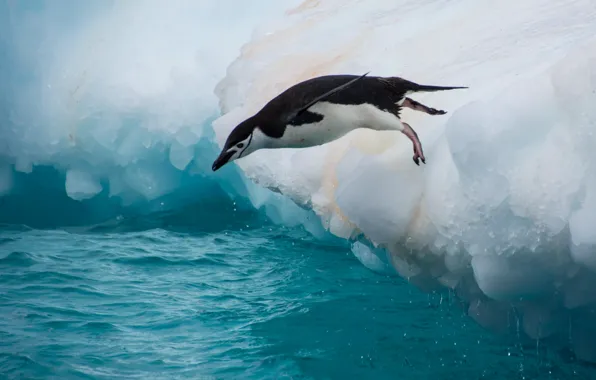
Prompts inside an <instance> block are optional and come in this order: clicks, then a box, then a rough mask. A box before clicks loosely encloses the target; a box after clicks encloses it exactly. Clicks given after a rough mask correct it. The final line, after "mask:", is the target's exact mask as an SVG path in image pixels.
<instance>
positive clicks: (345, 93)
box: [254, 74, 467, 137]
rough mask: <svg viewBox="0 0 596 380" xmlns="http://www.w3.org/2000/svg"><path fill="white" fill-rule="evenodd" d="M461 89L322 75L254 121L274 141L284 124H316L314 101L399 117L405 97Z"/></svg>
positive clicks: (292, 89)
mask: <svg viewBox="0 0 596 380" xmlns="http://www.w3.org/2000/svg"><path fill="white" fill-rule="evenodd" d="M464 88H467V87H453V86H451V87H442V86H428V85H420V84H417V83H415V82H411V81H408V80H406V79H403V78H400V77H378V76H367V74H364V75H362V76H357V75H324V76H320V77H316V78H311V79H307V80H305V81H303V82H300V83H298V84H296V85H294V86H292V87H290V88H288V89H286V90H285V91H283V92H282V93H280V94H279V95H278V96H276V97H275V98H273V99H272V100H271V101H269V102H268V103H267V104H266V105H265V106H264V107H263V108H262V109H261V110H260V111H259V112H258V113H257V114H256V115H255V116H254V117H255V119H256V120H258V121H259V126H260V129H262V130H263V132H264V133H265V134H267V135H269V136H272V137H278V136H277V135H278V134H279V133H280V132H282V131H283V129H284V128H285V126H286V125H287V124H291V125H294V126H299V125H302V124H310V123H314V122H318V121H320V120H321V119H322V116H321V115H318V114H315V113H311V112H308V111H307V109H308V107H309V106H311V105H313V104H314V103H316V102H317V101H324V102H329V103H335V104H344V105H359V104H364V103H369V104H372V105H374V106H375V107H377V108H379V109H382V110H387V111H391V112H394V113H396V114H399V111H400V109H401V107H400V106H399V105H397V103H399V102H401V101H403V99H404V98H405V96H406V95H407V94H409V93H414V92H429V91H444V90H453V89H464ZM317 99H318V100H317ZM280 116H281V117H280Z"/></svg>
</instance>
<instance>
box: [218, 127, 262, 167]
mask: <svg viewBox="0 0 596 380" xmlns="http://www.w3.org/2000/svg"><path fill="white" fill-rule="evenodd" d="M256 128H257V126H256V125H255V123H254V121H253V120H252V119H247V120H245V121H243V122H242V123H240V124H238V126H236V128H234V130H233V131H232V132H231V133H230V135H229V136H228V138H227V140H226V143H225V144H224V147H223V149H222V150H221V153H220V154H219V156H218V157H217V158H216V159H215V161H213V166H212V167H211V169H212V170H213V171H217V170H219V169H220V168H221V167H222V166H224V165H226V164H227V163H230V162H232V161H234V160H237V159H238V158H240V157H246V156H248V155H249V154H251V153H253V152H254V151H256V150H258V149H260V148H261V146H260V145H262V144H259V142H258V141H256V140H257V139H254V138H253V135H254V132H255V130H256Z"/></svg>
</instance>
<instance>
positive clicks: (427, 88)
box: [411, 84, 468, 92]
mask: <svg viewBox="0 0 596 380" xmlns="http://www.w3.org/2000/svg"><path fill="white" fill-rule="evenodd" d="M412 87H413V88H412V90H411V91H415V92H435V91H447V90H461V89H467V88H468V87H463V86H428V85H422V84H419V85H417V86H412Z"/></svg>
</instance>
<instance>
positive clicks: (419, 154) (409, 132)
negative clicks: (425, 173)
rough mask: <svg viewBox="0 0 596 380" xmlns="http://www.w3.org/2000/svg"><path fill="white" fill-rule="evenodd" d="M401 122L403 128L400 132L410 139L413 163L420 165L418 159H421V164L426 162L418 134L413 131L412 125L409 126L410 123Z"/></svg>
mask: <svg viewBox="0 0 596 380" xmlns="http://www.w3.org/2000/svg"><path fill="white" fill-rule="evenodd" d="M402 124H403V126H404V130H403V131H402V133H403V134H404V135H406V136H407V137H408V138H409V139H410V140H411V141H412V145H413V148H414V156H413V157H412V159H413V160H414V163H415V164H416V165H418V166H420V161H422V163H423V164H426V158H425V157H424V152H423V151H422V144H421V143H420V140H419V139H418V134H417V133H416V131H414V129H412V127H410V124H408V123H404V122H402Z"/></svg>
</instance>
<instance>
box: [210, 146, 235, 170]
mask: <svg viewBox="0 0 596 380" xmlns="http://www.w3.org/2000/svg"><path fill="white" fill-rule="evenodd" d="M233 155H234V151H232V152H228V151H225V150H224V151H222V152H221V153H220V155H219V157H217V158H216V159H215V161H213V166H212V167H211V169H212V170H213V171H217V170H218V169H219V168H221V167H222V166H224V165H225V164H227V163H228V161H229V160H230V157H232V156H233Z"/></svg>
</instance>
